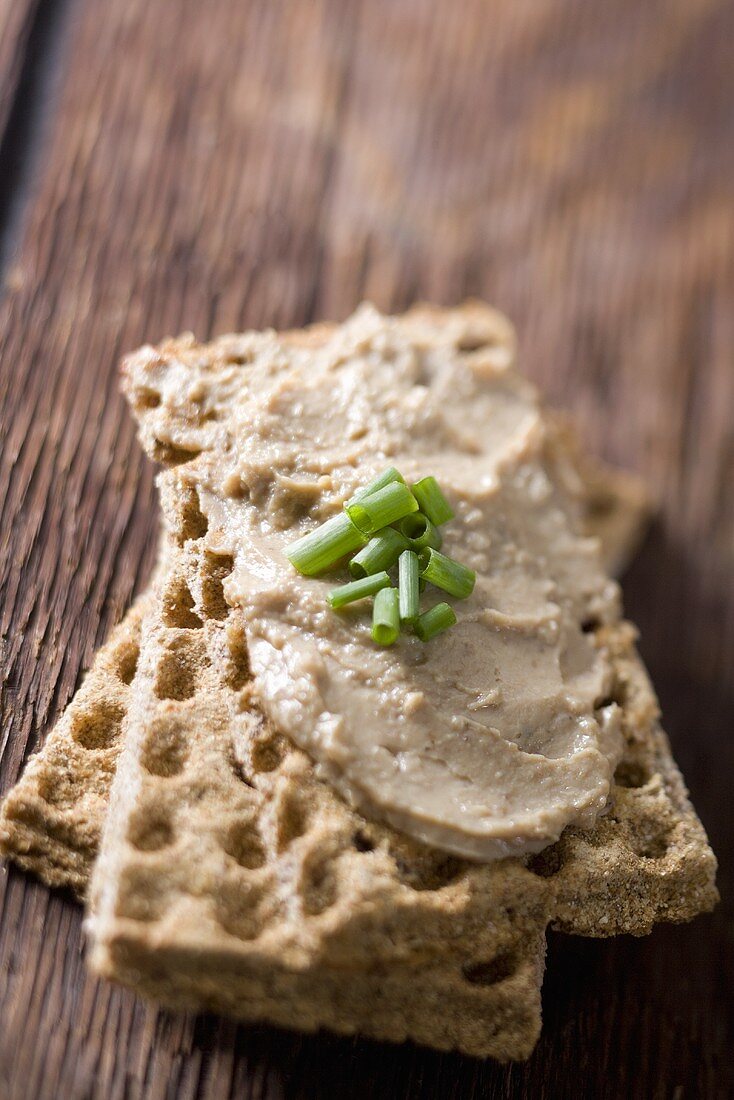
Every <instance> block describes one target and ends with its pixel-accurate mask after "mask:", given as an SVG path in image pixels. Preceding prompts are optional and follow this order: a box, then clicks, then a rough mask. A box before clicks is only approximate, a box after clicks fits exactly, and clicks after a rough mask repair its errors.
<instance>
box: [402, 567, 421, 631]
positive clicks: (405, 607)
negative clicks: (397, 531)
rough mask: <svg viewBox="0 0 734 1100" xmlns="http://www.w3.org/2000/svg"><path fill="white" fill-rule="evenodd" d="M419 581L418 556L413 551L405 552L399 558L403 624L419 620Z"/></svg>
mask: <svg viewBox="0 0 734 1100" xmlns="http://www.w3.org/2000/svg"><path fill="white" fill-rule="evenodd" d="M418 579H419V578H418V555H417V554H416V553H415V552H414V551H413V550H403V552H402V554H401V555H400V557H399V558H398V592H399V594H400V599H399V607H400V621H401V622H403V623H412V622H414V621H415V620H416V619H417V618H418V612H419V610H420V604H419V600H420V597H419V594H418Z"/></svg>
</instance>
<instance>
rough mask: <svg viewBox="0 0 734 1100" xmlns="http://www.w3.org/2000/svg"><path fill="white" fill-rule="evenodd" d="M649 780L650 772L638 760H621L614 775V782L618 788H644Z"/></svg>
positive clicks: (650, 777)
mask: <svg viewBox="0 0 734 1100" xmlns="http://www.w3.org/2000/svg"><path fill="white" fill-rule="evenodd" d="M651 779H652V772H651V771H650V769H649V768H648V767H647V766H646V765H645V764H643V763H642V762H641V761H639V760H621V761H620V762H619V764H618V765H617V770H616V771H615V773H614V782H615V783H616V784H617V786H618V787H627V788H632V789H635V788H639V787H646V786H647V784H648V783H649V782H650V780H651Z"/></svg>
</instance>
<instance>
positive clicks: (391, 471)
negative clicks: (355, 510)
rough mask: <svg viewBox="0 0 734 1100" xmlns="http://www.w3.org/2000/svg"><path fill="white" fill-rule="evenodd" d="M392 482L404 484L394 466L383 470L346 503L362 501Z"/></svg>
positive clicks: (401, 476)
mask: <svg viewBox="0 0 734 1100" xmlns="http://www.w3.org/2000/svg"><path fill="white" fill-rule="evenodd" d="M393 481H402V483H403V485H404V484H405V480H404V478H403V475H402V474H401V473H400V470H396V469H395V467H394V466H388V468H387V469H386V470H383V471H382V473H381V474H378V475H377V477H376V478H373V480H372V481H370V482H369V484H368V485H364V486H363V487H362V488H361V489H357V492H356V493H355V494H354V496H353V497H352V498H351V499H350V500H348V501H347V504H354V502H355V500H362V499H363V498H364V497H369V496H372V494H373V493H376V492H377V490H378V489H384V488H385V486H386V485H390V484H391V483H392V482H393Z"/></svg>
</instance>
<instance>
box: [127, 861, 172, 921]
mask: <svg viewBox="0 0 734 1100" xmlns="http://www.w3.org/2000/svg"><path fill="white" fill-rule="evenodd" d="M167 908H168V895H167V892H166V889H165V880H164V876H162V875H161V870H160V867H158V866H156V865H151V866H144V865H142V864H134V865H130V864H128V865H127V866H125V867H123V868H122V870H121V871H120V877H119V882H118V889H117V898H116V902H115V913H116V915H117V916H118V917H126V918H127V919H128V920H137V921H146V922H147V921H156V920H160V918H161V917H162V916H163V915H164V914H165V912H166V909H167Z"/></svg>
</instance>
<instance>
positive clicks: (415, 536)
mask: <svg viewBox="0 0 734 1100" xmlns="http://www.w3.org/2000/svg"><path fill="white" fill-rule="evenodd" d="M398 531H400V533H401V535H405V537H406V539H409V540H410V548H411V550H415V552H416V553H419V552H420V551H421V550H426V549H427V548H428V547H429V546H432V547H433V549H434V550H440V549H441V543H442V542H443V537H442V535H441V532H440V531H439V529H438V527H434V525H433V524H432V523H431V521H430V519H429V518H428V516H424V515H423V513H422V512H413V513H411V515H409V516H405V517H404V518H403V519H401V520H400V523H399V524H398Z"/></svg>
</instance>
